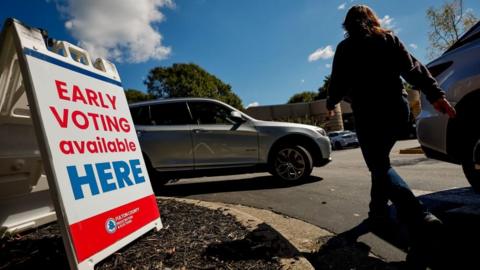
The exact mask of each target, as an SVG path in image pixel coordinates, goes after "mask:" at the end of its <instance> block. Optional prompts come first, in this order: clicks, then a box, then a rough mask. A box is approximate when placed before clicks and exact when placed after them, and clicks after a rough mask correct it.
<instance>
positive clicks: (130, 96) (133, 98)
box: [125, 89, 155, 103]
mask: <svg viewBox="0 0 480 270" xmlns="http://www.w3.org/2000/svg"><path fill="white" fill-rule="evenodd" d="M125 96H126V97H127V101H128V103H134V102H140V101H146V100H151V99H155V97H154V96H153V95H150V94H147V93H144V92H142V91H138V90H135V89H128V90H125Z"/></svg>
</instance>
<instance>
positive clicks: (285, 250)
mask: <svg viewBox="0 0 480 270" xmlns="http://www.w3.org/2000/svg"><path fill="white" fill-rule="evenodd" d="M299 255H300V253H299V251H298V250H297V249H296V248H295V247H294V246H293V245H292V244H290V242H289V241H288V240H286V239H285V238H284V237H283V236H282V235H281V234H279V233H278V232H277V231H275V230H274V229H272V228H271V227H270V226H269V225H267V224H265V223H262V224H259V225H258V227H257V228H256V229H255V230H253V231H251V232H250V233H248V234H247V235H245V236H244V237H242V238H240V239H237V240H232V241H227V242H220V243H212V244H210V245H208V247H207V248H206V250H205V252H204V256H209V257H214V258H217V259H219V260H223V261H246V260H259V259H262V260H272V261H273V260H275V258H284V259H289V258H292V259H293V258H295V257H298V256H299Z"/></svg>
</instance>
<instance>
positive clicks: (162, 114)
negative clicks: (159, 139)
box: [150, 102, 192, 126]
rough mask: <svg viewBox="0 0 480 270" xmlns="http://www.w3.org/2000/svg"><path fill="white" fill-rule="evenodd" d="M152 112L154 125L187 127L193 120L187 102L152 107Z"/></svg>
mask: <svg viewBox="0 0 480 270" xmlns="http://www.w3.org/2000/svg"><path fill="white" fill-rule="evenodd" d="M150 111H151V116H152V117H151V124H152V125H157V126H165V125H187V124H191V123H192V118H191V117H190V113H189V112H188V108H187V103H185V102H171V103H160V104H154V105H150Z"/></svg>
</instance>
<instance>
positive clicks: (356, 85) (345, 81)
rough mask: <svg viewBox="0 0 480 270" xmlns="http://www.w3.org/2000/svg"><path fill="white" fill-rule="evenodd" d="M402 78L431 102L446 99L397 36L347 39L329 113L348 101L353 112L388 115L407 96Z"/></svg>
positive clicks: (335, 69) (338, 57)
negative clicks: (380, 111) (380, 112)
mask: <svg viewBox="0 0 480 270" xmlns="http://www.w3.org/2000/svg"><path fill="white" fill-rule="evenodd" d="M400 76H401V77H403V78H404V79H405V80H406V81H407V82H408V83H410V84H411V85H413V87H414V89H419V90H421V91H422V92H423V93H424V94H425V95H426V97H427V99H428V100H429V101H430V102H434V101H435V100H437V99H438V98H440V97H443V96H445V93H444V92H443V91H442V90H441V89H440V88H439V87H438V84H437V82H436V80H435V79H434V78H433V77H432V76H431V75H430V73H429V71H428V70H427V68H426V67H425V66H424V65H422V64H421V63H420V62H419V61H418V60H416V59H415V58H414V57H413V56H411V55H410V53H408V51H407V50H406V49H405V47H404V46H403V44H402V43H401V42H400V40H399V39H398V37H396V36H395V35H393V34H390V33H389V34H385V35H384V36H382V35H375V36H370V37H362V38H357V37H356V38H353V37H347V38H345V39H344V40H343V41H342V42H340V43H339V44H338V46H337V49H336V52H335V56H334V59H333V65H332V74H331V81H330V86H329V88H328V97H327V109H329V110H333V109H334V107H335V105H336V104H337V103H339V102H340V101H341V100H342V99H344V98H345V99H346V100H348V101H350V102H351V103H352V109H353V111H354V112H355V111H373V110H375V111H378V110H383V109H384V110H385V111H387V112H388V111H389V109H393V108H392V104H395V103H398V100H402V97H403V96H404V95H405V90H404V89H403V82H402V80H401V78H400Z"/></svg>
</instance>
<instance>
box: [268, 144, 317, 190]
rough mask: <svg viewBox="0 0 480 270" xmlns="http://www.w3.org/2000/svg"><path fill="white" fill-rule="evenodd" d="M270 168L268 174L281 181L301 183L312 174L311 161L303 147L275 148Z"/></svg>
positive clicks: (287, 146)
mask: <svg viewBox="0 0 480 270" xmlns="http://www.w3.org/2000/svg"><path fill="white" fill-rule="evenodd" d="M270 167H271V168H270V172H271V173H272V174H273V175H274V176H276V177H279V178H280V179H282V180H283V181H286V182H290V181H303V180H305V179H307V178H308V177H309V176H310V174H311V173H312V169H313V160H312V156H311V154H310V152H309V151H308V150H307V149H305V148H304V147H303V146H300V145H284V146H280V147H278V148H276V150H275V152H274V155H273V157H272V159H271V160H270Z"/></svg>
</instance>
